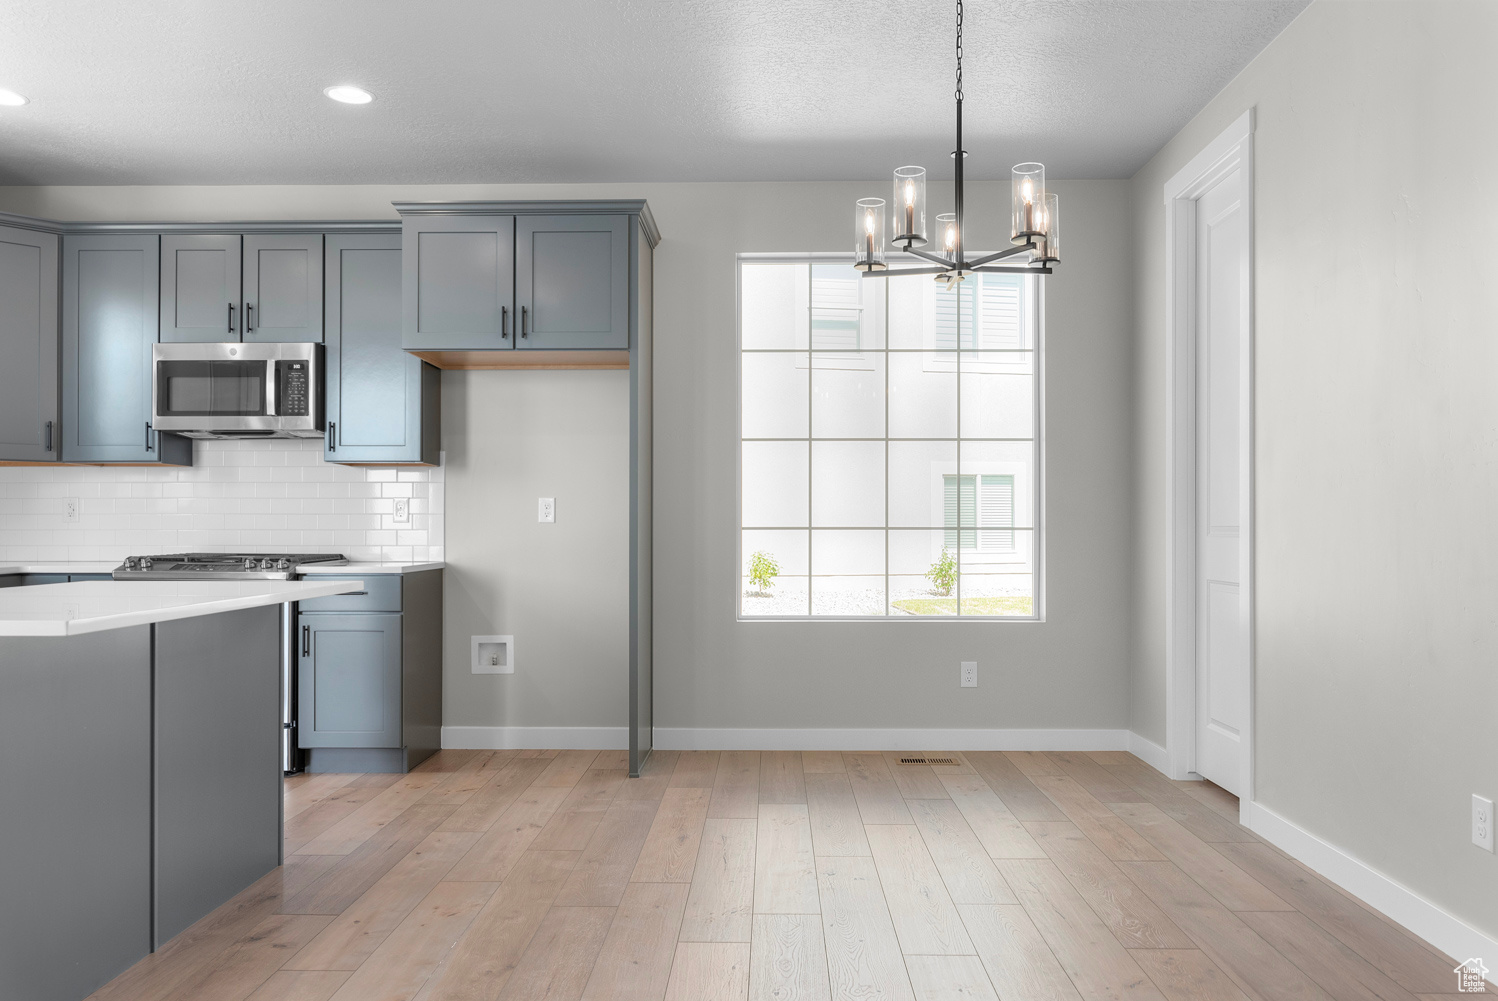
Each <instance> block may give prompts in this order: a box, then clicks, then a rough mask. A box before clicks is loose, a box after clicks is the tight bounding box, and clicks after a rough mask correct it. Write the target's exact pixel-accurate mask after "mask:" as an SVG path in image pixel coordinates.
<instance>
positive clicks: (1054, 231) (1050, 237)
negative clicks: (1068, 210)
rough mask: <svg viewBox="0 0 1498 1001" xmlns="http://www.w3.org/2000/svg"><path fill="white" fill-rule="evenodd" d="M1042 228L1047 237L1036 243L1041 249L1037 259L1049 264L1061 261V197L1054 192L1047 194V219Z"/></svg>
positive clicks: (1037, 253)
mask: <svg viewBox="0 0 1498 1001" xmlns="http://www.w3.org/2000/svg"><path fill="white" fill-rule="evenodd" d="M1041 228H1042V229H1044V230H1045V236H1044V237H1043V238H1040V239H1037V240H1036V241H1035V245H1036V246H1037V247H1038V248H1039V249H1038V250H1037V251H1036V253H1035V259H1036V260H1038V261H1048V262H1049V261H1059V260H1061V196H1060V195H1058V194H1056V193H1055V192H1054V191H1048V192H1046V196H1045V218H1044V219H1043V220H1042V223H1041Z"/></svg>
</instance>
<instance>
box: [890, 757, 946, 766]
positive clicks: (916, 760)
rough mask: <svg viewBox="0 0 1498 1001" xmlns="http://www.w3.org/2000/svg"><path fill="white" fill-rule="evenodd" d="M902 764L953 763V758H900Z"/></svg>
mask: <svg viewBox="0 0 1498 1001" xmlns="http://www.w3.org/2000/svg"><path fill="white" fill-rule="evenodd" d="M900 764H902V765H955V764H957V761H956V759H955V758H901V759H900Z"/></svg>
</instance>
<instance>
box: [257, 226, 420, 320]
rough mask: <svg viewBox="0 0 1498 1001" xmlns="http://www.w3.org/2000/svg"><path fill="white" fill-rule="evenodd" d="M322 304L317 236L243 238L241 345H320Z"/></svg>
mask: <svg viewBox="0 0 1498 1001" xmlns="http://www.w3.org/2000/svg"><path fill="white" fill-rule="evenodd" d="M322 300H323V237H322V234H321V233H313V234H305V233H286V234H280V233H277V234H249V235H246V236H245V238H244V330H243V335H244V336H243V339H244V340H246V341H271V342H284V341H314V342H315V341H321V340H322V339H323V325H322V311H323V302H322ZM395 315H396V316H397V317H398V316H399V315H400V313H399V311H398V310H397V312H396V314H395Z"/></svg>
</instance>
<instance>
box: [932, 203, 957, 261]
mask: <svg viewBox="0 0 1498 1001" xmlns="http://www.w3.org/2000/svg"><path fill="white" fill-rule="evenodd" d="M936 241H937V244H938V245H939V247H940V252H941V253H943V254H946V255H948V256H951V255H952V254H955V253H957V213H956V212H943V213H942V214H941V215H939V216H937V217H936Z"/></svg>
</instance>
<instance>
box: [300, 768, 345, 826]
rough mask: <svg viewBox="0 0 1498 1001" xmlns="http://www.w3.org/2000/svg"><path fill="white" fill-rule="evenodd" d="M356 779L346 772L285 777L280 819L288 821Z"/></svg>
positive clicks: (304, 773) (308, 773) (309, 773)
mask: <svg viewBox="0 0 1498 1001" xmlns="http://www.w3.org/2000/svg"><path fill="white" fill-rule="evenodd" d="M355 777H356V775H355V774H350V773H347V772H302V773H301V774H300V775H288V776H286V782H285V784H284V785H283V786H282V787H281V790H282V797H281V798H282V803H283V806H282V810H283V811H284V812H283V813H282V817H284V818H285V819H287V820H290V819H291V818H292V817H295V816H296V815H297V814H299V813H301V812H302V811H304V810H306V809H308V808H309V807H311V806H313V805H314V804H316V803H320V802H321V801H322V800H323V799H325V798H327V797H328V796H331V795H332V794H333V793H335V792H337V791H338V790H339V789H341V788H343V787H344V786H346V785H348V784H349V783H350V782H352V781H353V780H354V778H355Z"/></svg>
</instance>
